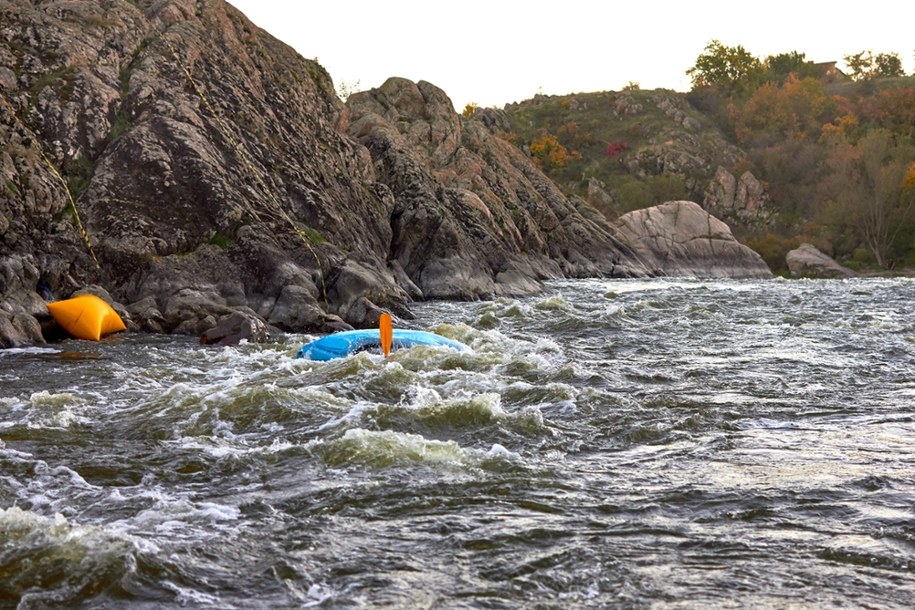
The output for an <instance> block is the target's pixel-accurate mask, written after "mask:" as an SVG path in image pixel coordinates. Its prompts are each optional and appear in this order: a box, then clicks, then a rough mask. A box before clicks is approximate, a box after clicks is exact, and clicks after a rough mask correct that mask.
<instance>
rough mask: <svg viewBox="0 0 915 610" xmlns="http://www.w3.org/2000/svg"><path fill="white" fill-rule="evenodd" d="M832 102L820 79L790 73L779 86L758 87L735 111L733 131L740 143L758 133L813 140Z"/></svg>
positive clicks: (832, 106)
mask: <svg viewBox="0 0 915 610" xmlns="http://www.w3.org/2000/svg"><path fill="white" fill-rule="evenodd" d="M834 106H835V104H834V102H833V100H832V98H831V97H830V96H829V94H828V92H827V91H826V87H825V85H824V84H823V82H822V81H820V80H818V79H815V78H798V77H796V76H795V75H793V74H792V75H790V76H788V78H787V80H786V81H785V84H784V85H782V86H778V85H777V84H774V83H767V84H765V85H763V86H761V87H760V88H759V89H757V90H756V92H755V93H753V95H752V96H750V99H749V100H747V103H746V104H744V106H743V108H742V109H740V110H739V111H736V112H735V113H734V115H735V116H734V131H735V133H736V134H737V137H738V139H739V140H740V142H741V143H747V142H750V141H753V140H757V139H759V138H760V137H762V139H763V140H765V139H772V140H781V139H784V138H789V139H796V140H805V139H811V140H816V139H817V138H819V135H820V130H821V129H822V126H823V124H824V123H829V122H830V121H831V118H832V117H831V115H830V112H831V111H832V109H833V108H834Z"/></svg>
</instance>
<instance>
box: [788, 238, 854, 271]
mask: <svg viewBox="0 0 915 610" xmlns="http://www.w3.org/2000/svg"><path fill="white" fill-rule="evenodd" d="M785 263H786V264H787V265H788V271H789V272H790V273H791V275H792V276H794V277H809V278H847V277H855V276H856V275H857V273H855V272H854V271H852V270H851V269H849V268H848V267H843V266H842V265H840V264H839V263H837V262H836V261H835V260H834V259H833V258H832V257H831V256H829V255H827V254H824V253H823V252H821V251H820V250H819V249H818V248H817V247H816V246H814V245H813V244H806V243H805V244H801V245H800V246H799V247H797V248H795V249H794V250H791V251H790V252H788V254H787V255H786V256H785Z"/></svg>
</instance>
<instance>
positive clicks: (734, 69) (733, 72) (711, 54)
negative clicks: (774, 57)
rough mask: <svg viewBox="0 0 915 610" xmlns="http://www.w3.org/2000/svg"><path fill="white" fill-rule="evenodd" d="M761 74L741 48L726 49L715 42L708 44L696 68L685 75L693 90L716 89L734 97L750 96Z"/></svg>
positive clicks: (760, 66)
mask: <svg viewBox="0 0 915 610" xmlns="http://www.w3.org/2000/svg"><path fill="white" fill-rule="evenodd" d="M762 74H763V70H762V64H761V62H760V61H759V59H757V58H756V57H754V56H753V55H751V54H750V53H749V52H748V51H747V50H746V49H744V48H743V46H741V45H738V46H736V47H727V46H725V45H723V44H722V43H721V42H720V41H718V40H713V41H711V42H710V43H708V44H707V45H706V46H705V52H704V53H702V54H701V55H699V57H697V58H696V64H695V65H694V66H693V67H691V68H689V69H688V70H687V71H686V75H687V76H689V77H690V79H691V80H692V83H693V87H694V88H699V87H718V88H721V89H724V90H727V91H728V92H730V93H731V94H737V95H740V94H747V93H750V92H752V91H753V90H754V89H755V88H756V87H757V86H758V84H759V82H760V79H761V77H762Z"/></svg>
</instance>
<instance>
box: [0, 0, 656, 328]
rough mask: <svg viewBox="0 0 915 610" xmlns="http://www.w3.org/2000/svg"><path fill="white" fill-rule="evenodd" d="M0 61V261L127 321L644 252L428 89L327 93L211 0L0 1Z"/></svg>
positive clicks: (614, 268) (296, 321) (599, 262)
mask: <svg viewBox="0 0 915 610" xmlns="http://www.w3.org/2000/svg"><path fill="white" fill-rule="evenodd" d="M0 66H2V67H0V86H2V91H0V93H2V96H3V98H2V100H0V102H2V103H0V179H2V180H0V260H3V261H7V262H8V263H9V264H10V265H15V264H16V263H15V261H17V260H22V257H30V258H29V260H30V261H31V264H32V265H33V266H34V268H35V270H36V271H37V272H38V274H39V275H42V276H44V277H45V278H46V279H47V282H48V284H49V285H50V287H51V289H52V290H53V292H54V293H55V294H56V295H57V296H59V297H66V296H69V293H70V292H72V291H73V290H74V289H76V288H77V287H79V286H85V285H89V284H98V285H102V286H105V287H106V288H107V289H108V290H109V291H110V292H111V294H112V296H113V298H114V299H115V300H116V301H118V302H119V303H122V304H124V306H125V307H126V310H127V311H128V312H130V315H131V317H132V321H133V323H134V324H135V325H136V326H137V327H138V328H140V329H143V330H149V331H154V332H181V333H193V334H201V333H202V332H204V331H206V330H207V329H208V328H211V327H213V326H215V324H216V321H217V320H219V319H220V318H222V317H224V316H227V315H230V314H231V313H232V312H233V311H240V310H244V309H245V308H247V309H249V310H251V311H253V312H254V313H255V314H256V315H257V316H259V317H260V318H261V319H262V320H263V321H264V322H266V323H269V324H271V325H273V326H276V327H278V328H280V329H283V330H290V331H303V330H309V331H321V330H329V329H331V328H336V327H339V326H341V325H344V326H345V325H346V324H352V325H356V326H361V325H368V324H370V323H371V322H372V320H373V319H374V318H377V312H378V311H379V310H380V309H382V308H383V309H390V310H393V311H395V312H397V313H398V315H400V316H402V317H408V316H409V303H410V302H411V301H412V300H413V299H417V298H430V297H443V298H481V297H488V296H493V295H498V294H528V293H531V292H533V291H535V290H538V289H539V287H540V280H542V279H545V278H551V277H560V276H586V275H631V274H644V273H645V270H644V269H642V268H640V266H639V265H638V264H637V263H636V262H634V261H633V260H632V259H631V258H630V257H628V253H627V250H626V248H625V247H622V246H619V245H618V243H617V241H616V240H615V239H614V236H613V230H612V228H611V227H610V225H609V224H608V223H607V222H606V221H604V220H603V219H601V218H600V217H599V216H598V215H596V214H593V213H592V212H593V211H592V210H590V208H587V206H583V204H581V203H579V202H573V201H570V200H569V199H568V198H566V197H565V196H563V195H562V194H561V193H560V192H559V191H558V189H557V188H556V187H555V186H554V185H553V184H552V183H551V182H550V181H549V180H548V179H546V178H545V177H544V175H543V174H542V173H541V172H540V171H539V170H537V168H536V167H535V166H534V165H533V164H532V163H531V161H530V159H529V158H528V157H527V156H525V155H524V154H523V153H521V152H520V151H519V150H517V149H516V148H514V147H513V146H511V145H510V144H508V143H507V142H505V141H503V140H501V139H500V138H499V137H497V136H496V135H494V133H493V131H494V127H493V125H489V126H487V124H486V123H485V122H484V121H482V120H481V121H476V120H473V121H465V120H464V119H463V118H462V117H460V116H458V115H457V114H456V113H455V112H454V110H453V106H452V105H451V102H450V100H448V98H447V96H446V95H445V94H444V93H443V92H442V91H441V90H439V89H437V88H436V87H434V86H432V85H430V84H428V83H418V84H414V83H411V82H409V81H404V80H402V79H393V80H391V81H389V82H388V83H385V85H383V86H382V87H380V88H379V89H377V90H373V91H371V92H367V93H364V94H359V95H354V96H352V97H351V98H350V99H351V104H350V106H349V107H347V106H346V105H344V104H343V103H342V102H341V101H340V99H339V98H338V97H337V96H336V94H335V92H334V87H333V83H332V81H331V78H330V76H329V75H328V74H327V73H326V72H325V71H324V69H323V68H322V67H321V66H320V65H319V64H317V63H316V62H314V61H309V60H307V59H304V58H302V57H301V56H299V55H298V54H297V53H295V52H294V51H293V50H292V49H290V48H289V47H287V46H286V45H284V44H282V43H280V42H279V41H277V40H276V39H274V38H273V37H271V36H270V35H269V34H267V33H266V32H264V31H262V30H260V29H258V28H257V27H255V26H254V25H252V24H251V23H250V22H249V21H248V20H247V19H246V18H245V17H244V16H243V15H242V14H241V13H239V12H238V11H237V10H236V9H234V8H233V7H232V6H231V5H229V4H227V3H225V2H223V1H222V0H199V1H197V0H138V1H133V2H129V1H127V0H105V1H103V2H68V3H23V2H11V1H9V0H0ZM71 196H72V200H71ZM77 212H78V217H77ZM77 218H79V220H81V223H82V226H84V227H85V229H86V231H85V234H84V233H83V231H82V230H81V227H80V223H79V222H78V221H77ZM17 257H19V258H17ZM96 261H97V264H96ZM14 275H15V277H16V278H18V279H17V280H16V281H15V282H13V283H9V282H8V283H7V287H6V288H4V290H5V291H6V292H9V290H13V289H12V288H10V286H13V284H15V285H16V286H18V288H16V289H15V290H16V291H18V292H17V294H19V296H17V297H15V298H11V299H9V300H8V302H7V299H6V296H4V299H5V305H4V311H6V312H7V313H6V314H3V316H4V322H3V323H2V324H3V325H4V327H9V326H12V327H13V328H14V329H15V333H13V332H11V333H10V336H13V335H14V334H15V336H16V337H22V339H19V338H17V339H16V341H20V340H23V341H26V342H28V341H37V340H39V337H38V336H35V335H34V333H31V331H29V330H28V328H26V327H27V326H29V324H25V323H23V322H22V321H21V320H20V321H18V322H17V321H15V319H14V318H15V317H16V316H22V315H25V316H31V317H34V315H33V314H36V313H37V314H40V312H36V311H33V310H34V309H40V308H41V307H40V306H41V303H40V302H29V303H24V304H18V303H19V302H20V301H25V300H29V299H27V298H26V297H25V296H22V295H25V294H26V293H28V292H34V287H33V286H32V285H31V283H32V281H33V279H36V278H33V277H32V276H33V275H35V274H34V273H32V271H31V270H28V272H25V271H23V272H19V271H17V272H16V273H15V274H14ZM16 282H18V283H16ZM6 292H5V293H4V294H5V295H6ZM30 333H31V334H30Z"/></svg>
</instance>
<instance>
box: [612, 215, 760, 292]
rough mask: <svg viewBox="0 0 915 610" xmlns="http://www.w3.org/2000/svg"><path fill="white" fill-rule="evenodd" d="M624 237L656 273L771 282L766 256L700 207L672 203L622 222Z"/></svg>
mask: <svg viewBox="0 0 915 610" xmlns="http://www.w3.org/2000/svg"><path fill="white" fill-rule="evenodd" d="M615 225H616V228H617V230H618V232H619V237H620V238H621V239H622V240H624V241H625V242H626V243H627V244H628V245H629V246H630V247H631V248H632V250H633V251H634V252H635V253H636V255H637V256H638V258H639V260H640V261H641V262H642V263H643V264H644V265H645V266H646V267H648V268H650V269H652V270H653V271H654V273H656V274H657V275H666V276H686V277H698V278H771V277H773V276H772V271H771V270H770V269H769V267H768V265H766V263H765V261H763V259H762V257H761V256H759V254H757V253H756V252H754V251H753V250H751V249H750V248H748V247H747V246H745V245H743V244H741V243H739V242H738V241H737V240H736V239H734V236H733V235H732V234H731V229H730V228H729V227H728V226H727V225H726V224H725V223H724V222H722V221H721V220H719V219H717V218H715V217H714V216H712V215H711V214H709V213H708V212H706V211H705V210H703V209H702V208H701V207H700V206H699V204H697V203H694V202H692V201H669V202H667V203H663V204H661V205H657V206H654V207H651V208H646V209H644V210H636V211H634V212H629V213H628V214H624V215H623V216H621V217H620V218H619V219H617V221H616V223H615Z"/></svg>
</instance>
